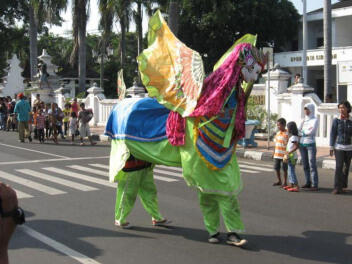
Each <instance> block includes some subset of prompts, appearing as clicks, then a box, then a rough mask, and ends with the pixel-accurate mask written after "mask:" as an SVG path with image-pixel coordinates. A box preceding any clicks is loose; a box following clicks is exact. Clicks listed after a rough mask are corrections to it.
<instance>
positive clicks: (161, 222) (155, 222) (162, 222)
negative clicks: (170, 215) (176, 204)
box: [152, 218, 171, 226]
mask: <svg viewBox="0 0 352 264" xmlns="http://www.w3.org/2000/svg"><path fill="white" fill-rule="evenodd" d="M170 223H171V221H170V220H167V219H166V218H164V219H162V220H155V219H153V220H152V225H153V226H167V225H168V224H170Z"/></svg>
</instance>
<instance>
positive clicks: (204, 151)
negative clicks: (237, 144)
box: [196, 110, 234, 169]
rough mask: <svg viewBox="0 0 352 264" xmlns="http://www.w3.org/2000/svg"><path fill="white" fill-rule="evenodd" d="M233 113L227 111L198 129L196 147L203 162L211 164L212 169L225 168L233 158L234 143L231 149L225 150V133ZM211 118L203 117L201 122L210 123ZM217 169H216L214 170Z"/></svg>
mask: <svg viewBox="0 0 352 264" xmlns="http://www.w3.org/2000/svg"><path fill="white" fill-rule="evenodd" d="M232 113H233V111H228V110H227V111H225V113H223V114H221V115H219V117H218V118H217V119H214V120H212V121H211V122H209V123H207V124H206V125H204V126H202V127H200V128H199V129H198V138H197V142H196V147H197V150H198V153H199V154H200V155H201V157H202V158H203V160H205V161H206V162H207V164H208V163H209V164H210V166H208V167H210V168H212V169H221V168H223V167H224V166H225V165H226V164H227V163H228V162H229V161H230V160H231V157H232V153H233V149H234V142H231V144H230V147H229V148H224V147H223V146H222V145H223V143H224V138H225V132H226V129H227V128H228V127H229V125H230V122H231V117H232ZM209 120H210V118H208V117H202V118H200V122H202V123H203V122H206V121H209ZM214 167H215V168H214Z"/></svg>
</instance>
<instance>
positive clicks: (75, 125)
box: [70, 112, 78, 144]
mask: <svg viewBox="0 0 352 264" xmlns="http://www.w3.org/2000/svg"><path fill="white" fill-rule="evenodd" d="M77 130H78V119H77V114H76V112H72V113H71V118H70V133H71V144H74V141H75V134H76V131H77Z"/></svg>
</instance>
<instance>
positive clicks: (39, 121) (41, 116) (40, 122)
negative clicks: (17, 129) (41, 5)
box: [36, 108, 45, 143]
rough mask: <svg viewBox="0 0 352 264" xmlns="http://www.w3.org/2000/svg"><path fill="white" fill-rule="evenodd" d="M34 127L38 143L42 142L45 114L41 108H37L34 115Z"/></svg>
mask: <svg viewBox="0 0 352 264" xmlns="http://www.w3.org/2000/svg"><path fill="white" fill-rule="evenodd" d="M36 124H37V126H36V129H37V135H38V139H39V142H40V143H44V128H45V116H44V114H43V109H41V108H40V109H39V111H38V115H37V117H36Z"/></svg>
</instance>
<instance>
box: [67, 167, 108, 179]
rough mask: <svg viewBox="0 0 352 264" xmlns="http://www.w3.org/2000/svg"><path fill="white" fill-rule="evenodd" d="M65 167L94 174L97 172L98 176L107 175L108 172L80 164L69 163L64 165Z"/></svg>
mask: <svg viewBox="0 0 352 264" xmlns="http://www.w3.org/2000/svg"><path fill="white" fill-rule="evenodd" d="M66 167H68V168H71V169H75V170H80V171H84V172H89V173H94V174H97V175H100V176H106V177H109V173H108V172H107V171H102V170H97V169H91V168H88V167H84V166H80V165H69V166H66Z"/></svg>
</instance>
